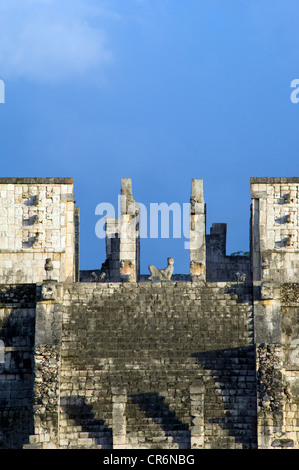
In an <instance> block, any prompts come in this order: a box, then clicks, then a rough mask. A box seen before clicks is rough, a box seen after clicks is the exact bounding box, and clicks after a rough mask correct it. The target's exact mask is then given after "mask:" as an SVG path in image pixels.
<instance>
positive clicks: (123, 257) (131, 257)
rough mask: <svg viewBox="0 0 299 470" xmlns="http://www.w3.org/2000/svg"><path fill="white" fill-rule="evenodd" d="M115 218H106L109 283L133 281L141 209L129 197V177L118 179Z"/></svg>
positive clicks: (136, 274) (137, 272)
mask: <svg viewBox="0 0 299 470" xmlns="http://www.w3.org/2000/svg"><path fill="white" fill-rule="evenodd" d="M119 212H120V216H119V218H118V219H115V218H112V217H109V218H106V227H105V230H106V262H107V266H108V267H107V274H108V280H109V281H112V282H136V281H138V280H139V276H140V241H139V237H140V209H139V205H138V204H137V203H136V202H135V201H134V199H133V195H132V181H131V179H130V178H122V179H121V195H120V204H119Z"/></svg>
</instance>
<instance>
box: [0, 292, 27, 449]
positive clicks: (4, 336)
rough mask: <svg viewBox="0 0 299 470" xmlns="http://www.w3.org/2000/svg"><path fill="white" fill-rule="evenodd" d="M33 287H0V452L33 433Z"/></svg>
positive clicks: (20, 444) (14, 446)
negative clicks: (0, 349) (0, 355)
mask: <svg viewBox="0 0 299 470" xmlns="http://www.w3.org/2000/svg"><path fill="white" fill-rule="evenodd" d="M35 291H36V290H35V286H34V285H21V286H20V285H16V286H15V285H3V284H2V285H0V341H1V346H2V347H3V346H4V351H3V353H4V354H3V355H2V357H1V358H2V359H3V362H2V361H1V362H0V448H1V449H3V448H20V449H21V448H22V446H23V444H24V442H26V441H28V439H29V435H30V434H31V433H32V432H33V409H32V400H33V347H34V326H35Z"/></svg>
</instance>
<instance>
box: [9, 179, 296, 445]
mask: <svg viewBox="0 0 299 470" xmlns="http://www.w3.org/2000/svg"><path fill="white" fill-rule="evenodd" d="M248 190H249V188H248ZM250 192H251V200H252V203H251V208H250V233H249V235H248V238H249V239H250V254H243V255H242V256H241V255H236V256H232V255H231V256H228V255H227V254H226V224H223V223H213V224H212V227H211V228H210V229H209V230H207V229H208V228H207V227H206V202H205V200H204V188H203V181H202V180H200V179H193V180H192V182H191V185H190V217H189V221H190V224H189V227H190V270H189V272H187V273H182V274H173V261H174V262H175V258H176V254H175V253H170V254H167V255H165V259H163V260H161V266H152V265H150V267H149V271H148V273H141V272H140V233H139V231H140V224H139V223H133V222H134V221H135V220H136V218H137V219H138V220H140V217H139V216H140V208H139V204H138V203H137V202H135V200H134V197H133V189H132V182H131V180H130V179H128V178H125V179H122V180H121V196H123V199H122V201H123V203H122V204H121V214H120V215H119V218H118V219H114V218H111V217H109V218H107V220H106V226H105V230H106V253H104V254H103V257H102V258H103V259H102V265H100V266H98V265H96V266H95V267H94V270H90V271H86V270H85V271H83V270H80V266H79V232H80V214H79V208H78V207H76V206H75V200H74V182H73V179H72V178H0V195H1V197H0V303H1V305H0V448H1V449H55V448H57V449H80V448H83V449H285V448H286V449H299V230H298V225H299V177H290V178H289V177H281V178H279V177H275V178H274V177H273V178H272V177H259V178H251V180H250ZM244 210H247V211H248V212H249V208H246V207H245V208H244ZM141 222H142V221H141ZM132 231H133V233H132ZM208 232H209V233H208ZM97 258H98V256H97ZM167 258H168V259H167Z"/></svg>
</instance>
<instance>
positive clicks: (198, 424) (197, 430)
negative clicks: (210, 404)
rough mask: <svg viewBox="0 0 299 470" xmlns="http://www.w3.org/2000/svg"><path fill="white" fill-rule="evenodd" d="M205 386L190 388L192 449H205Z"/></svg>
mask: <svg viewBox="0 0 299 470" xmlns="http://www.w3.org/2000/svg"><path fill="white" fill-rule="evenodd" d="M204 392H205V390H204V386H200V385H199V386H195V385H191V386H190V415H191V449H203V448H204Z"/></svg>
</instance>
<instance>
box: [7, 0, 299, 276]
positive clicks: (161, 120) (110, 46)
mask: <svg viewBox="0 0 299 470" xmlns="http://www.w3.org/2000/svg"><path fill="white" fill-rule="evenodd" d="M298 16H299V4H298V2H297V1H295V0H288V2H284V1H282V0H271V1H270V0H246V2H245V1H244V2H243V1H238V0H225V1H223V0H9V1H8V0H0V37H1V41H0V78H1V79H2V80H3V81H4V82H5V103H4V104H0V137H1V148H0V156H1V176H71V177H73V178H74V180H75V196H76V201H77V205H78V206H80V211H81V240H80V250H81V255H80V262H81V269H95V268H99V267H100V266H101V263H102V262H103V261H104V259H105V246H104V242H103V240H99V239H98V238H97V237H96V235H95V224H96V222H97V220H98V218H99V217H98V216H96V215H95V208H96V206H97V205H98V204H99V203H101V202H110V203H112V204H115V205H116V204H117V196H118V194H119V191H120V179H121V178H132V181H133V194H134V198H135V200H136V201H138V202H142V203H144V204H146V205H147V206H148V207H149V204H150V203H151V202H157V203H160V202H166V203H169V204H170V203H172V202H179V203H180V204H183V203H186V202H189V198H190V190H191V180H192V178H202V179H203V180H204V196H205V201H206V204H207V231H208V232H209V229H210V226H211V224H212V223H213V222H226V223H227V224H228V237H227V252H228V253H231V252H232V251H237V250H245V251H246V250H248V248H249V215H250V185H249V179H250V177H251V176H299V164H298V155H299V103H298V104H294V103H292V102H291V100H290V94H291V92H292V89H291V88H290V84H291V81H292V80H294V79H296V78H299V60H298V59H299V48H298V40H299V32H298ZM184 241H185V240H184V239H158V240H156V239H146V240H142V243H141V271H142V272H143V273H147V272H148V270H147V266H148V264H155V265H156V266H158V267H164V265H166V258H167V257H168V256H173V257H174V259H175V272H177V273H184V272H186V273H187V272H188V270H189V253H188V251H187V250H185V249H184Z"/></svg>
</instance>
